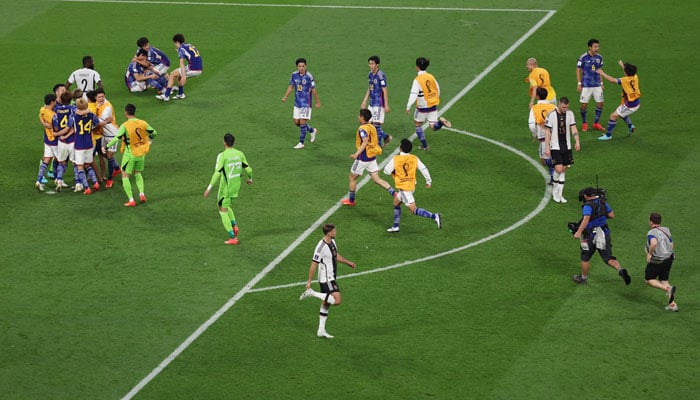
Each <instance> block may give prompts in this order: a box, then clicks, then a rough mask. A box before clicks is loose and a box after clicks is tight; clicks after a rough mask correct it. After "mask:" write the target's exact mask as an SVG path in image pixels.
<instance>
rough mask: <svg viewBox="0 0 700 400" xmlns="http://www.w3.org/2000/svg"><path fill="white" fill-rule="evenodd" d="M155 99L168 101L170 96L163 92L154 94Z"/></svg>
mask: <svg viewBox="0 0 700 400" xmlns="http://www.w3.org/2000/svg"><path fill="white" fill-rule="evenodd" d="M156 99H158V100H163V101H170V96H166V95H164V94H159V95H157V96H156Z"/></svg>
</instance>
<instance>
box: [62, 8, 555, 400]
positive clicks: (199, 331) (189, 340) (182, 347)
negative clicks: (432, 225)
mask: <svg viewBox="0 0 700 400" xmlns="http://www.w3.org/2000/svg"><path fill="white" fill-rule="evenodd" d="M62 1H78V2H84V1H87V0H62ZM99 1H101V2H116V3H127V2H128V3H154V4H156V3H157V4H161V3H165V2H158V1H153V2H148V1H118V0H99ZM177 4H190V3H177ZM191 4H210V5H219V4H220V5H231V4H232V3H191ZM280 6H284V5H280ZM297 7H300V6H297ZM306 7H321V6H306ZM327 8H339V6H334V7H331V6H327ZM347 8H353V7H347ZM367 8H382V7H367ZM464 10H465V11H470V10H469V9H464ZM457 11H459V10H457ZM541 11H542V12H546V13H547V14H546V15H545V16H544V17H543V18H542V19H541V20H540V21H539V22H538V23H537V24H535V26H533V27H532V28H531V29H530V30H528V31H527V32H526V33H525V34H524V35H523V36H521V37H520V39H518V40H517V41H516V42H515V43H514V44H513V45H511V46H510V47H509V48H508V49H507V50H506V51H505V52H503V54H501V55H500V56H499V57H498V58H497V59H496V60H495V61H494V62H493V63H491V65H489V66H488V67H487V68H486V69H484V71H482V72H481V73H480V74H479V75H477V76H476V77H475V78H474V79H473V80H472V81H471V82H470V83H469V84H468V85H467V86H465V87H464V89H462V90H461V91H460V92H459V93H458V94H457V95H456V96H455V97H454V98H452V99H451V100H450V101H449V102H448V103H447V104H446V105H445V106H444V107H443V108H442V111H441V112H440V114H441V115H442V114H444V113H445V112H446V111H447V110H449V109H450V108H451V107H452V106H453V105H454V104H455V103H456V102H457V101H459V100H460V99H461V98H462V97H464V95H466V94H467V93H468V92H469V91H470V90H471V89H472V88H473V87H474V86H476V85H477V84H478V83H479V82H480V81H481V80H482V79H483V78H484V77H485V76H486V75H487V74H488V73H489V72H491V71H492V70H493V69H494V68H496V66H498V64H500V63H501V62H502V61H503V60H505V59H506V58H507V57H508V56H509V55H510V54H511V53H513V51H515V49H516V48H518V47H519V46H520V45H521V44H522V43H523V42H524V41H525V40H527V39H528V38H529V37H530V36H532V34H534V33H535V31H537V29H539V28H540V27H541V26H542V25H544V23H546V22H547V21H548V20H549V19H550V18H551V17H552V16H553V15H554V14H555V13H556V10H541ZM452 130H453V131H455V132H459V133H462V134H465V135H469V136H472V137H476V138H479V139H483V140H486V141H489V142H491V143H494V144H496V145H499V146H501V147H503V148H506V149H513V150H514V151H515V152H516V154H519V155H520V156H521V157H523V156H524V157H525V158H526V159H528V160H529V161H531V162H532V159H531V158H530V157H528V156H527V155H525V154H524V153H522V152H520V151H519V150H517V149H514V148H510V147H509V146H507V145H504V144H502V143H500V142H497V141H495V140H493V139H489V138H486V137H483V136H479V135H476V134H473V133H469V132H465V131H459V130H456V129H452ZM414 136H415V134H414ZM386 162H387V160H384V163H386ZM537 166H538V168H539V169H540V171H541V173H542V174H543V176H545V172H544V169H542V168H540V166H539V165H537ZM368 181H369V177H367V176H365V177H364V179H362V180H361V182H359V184H358V186H357V190H359V189H360V188H361V187H362V186H364V184H366V183H367V182H368ZM548 190H549V189H548ZM548 199H549V196H548V195H546V196H545V199H543V200H542V201H541V202H540V205H539V206H538V207H537V208H536V209H535V211H532V212H531V213H530V214H528V215H527V216H526V217H525V218H523V219H521V220H520V221H518V222H517V223H515V224H514V225H512V226H510V227H508V228H506V229H504V230H503V231H501V232H498V233H496V234H493V235H491V236H489V237H487V238H484V239H481V240H479V241H476V242H473V243H470V244H467V245H466V246H462V247H460V248H459V250H456V249H452V250H449V251H448V252H443V253H439V254H434V255H431V256H427V257H424V258H421V259H418V260H413V261H406V262H404V263H399V264H395V265H393V266H389V267H384V269H383V270H387V269H392V268H398V267H400V266H403V265H408V263H416V262H421V261H427V260H432V259H435V258H438V257H442V256H444V255H447V254H452V253H454V252H456V251H461V250H464V249H466V248H469V247H473V246H476V245H478V244H481V243H484V242H486V241H488V240H491V239H493V238H495V237H498V236H501V235H503V234H505V233H508V232H510V231H512V230H513V229H515V228H517V227H519V226H521V225H523V224H524V223H526V222H527V221H529V220H530V219H532V218H533V217H534V216H535V215H536V214H537V213H539V212H540V211H541V208H544V206H545V205H546V203H547V201H548ZM340 206H341V204H340V203H339V202H338V203H336V204H334V205H333V206H332V207H331V208H330V209H328V211H326V212H325V213H324V214H323V215H322V216H321V217H320V218H319V219H318V220H316V222H314V223H313V224H312V225H311V226H310V227H309V228H307V229H306V230H305V231H304V232H303V233H302V234H301V235H300V236H299V237H298V238H297V239H296V240H294V242H292V244H290V245H289V246H288V247H287V248H286V249H285V250H284V251H283V252H282V253H280V255H278V256H277V257H275V259H274V260H272V261H271V262H270V263H269V264H268V265H267V266H266V267H265V268H263V270H262V271H260V272H259V273H258V274H257V275H255V277H254V278H253V279H251V280H250V281H249V282H248V283H247V284H245V286H243V288H241V289H240V290H239V291H238V292H237V293H236V294H235V295H234V296H233V297H231V298H230V299H229V300H228V301H227V302H226V303H225V304H224V305H223V306H221V308H219V309H218V310H217V311H216V312H215V313H214V314H213V315H212V316H211V317H209V319H207V320H206V321H205V322H204V323H203V324H202V325H200V326H199V328H197V329H196V330H195V331H194V332H193V333H192V334H191V335H190V336H188V337H187V339H185V341H184V342H182V343H181V344H180V345H179V346H178V347H177V348H176V349H175V350H173V351H172V352H171V353H170V354H169V355H168V356H167V357H166V358H165V359H164V360H163V361H161V362H160V364H158V366H157V367H155V368H154V369H153V370H152V371H151V372H150V373H149V374H148V375H146V376H145V377H144V378H143V379H141V381H139V383H138V384H136V386H134V387H133V388H132V389H131V390H130V391H129V393H127V394H126V395H125V396H124V397H122V400H130V399H132V398H133V397H134V396H135V395H136V394H138V393H139V392H140V391H141V389H143V388H144V387H145V386H146V385H147V384H148V383H149V382H151V381H152V380H153V379H154V378H155V377H156V376H158V374H160V373H161V372H162V371H163V370H164V369H165V367H167V366H168V365H169V364H170V363H171V362H173V361H174V360H175V359H176V358H177V357H178V356H179V355H180V354H182V353H183V352H184V351H185V349H187V348H188V347H189V346H190V345H191V344H192V343H193V342H194V341H195V340H197V338H199V336H201V335H202V334H203V333H204V332H205V331H206V330H207V329H209V327H210V326H212V325H213V324H214V322H216V321H217V320H218V319H219V318H221V316H222V315H224V313H225V312H226V311H228V310H229V309H230V308H231V307H233V305H234V304H236V303H237V302H238V300H240V299H241V298H242V297H243V296H244V295H245V294H246V293H249V292H251V291H252V290H253V287H254V286H255V285H256V284H257V283H258V282H260V281H261V280H262V279H263V278H264V277H265V276H267V274H269V273H270V272H271V271H272V270H273V269H274V268H275V267H276V266H277V265H278V264H279V263H280V262H281V261H282V260H283V259H284V258H286V257H287V256H288V255H289V254H290V253H291V252H292V251H293V250H294V249H296V248H297V247H298V246H299V245H300V244H301V243H302V242H303V241H304V240H306V238H307V237H309V236H310V235H311V233H313V232H314V231H316V229H318V227H319V226H321V224H323V223H324V222H325V221H326V220H327V219H328V217H330V216H331V215H333V214H334V213H335V211H336V210H338V208H340ZM370 272H371V271H364V272H362V273H358V274H363V273H364V274H367V273H370ZM377 272H379V271H377ZM292 285H296V283H295V284H292Z"/></svg>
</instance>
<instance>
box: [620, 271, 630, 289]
mask: <svg viewBox="0 0 700 400" xmlns="http://www.w3.org/2000/svg"><path fill="white" fill-rule="evenodd" d="M618 274H619V275H620V276H621V277H622V280H623V281H625V285H629V284H630V282H632V278H630V274H628V273H627V270H626V269H624V268H620V272H619V273H618Z"/></svg>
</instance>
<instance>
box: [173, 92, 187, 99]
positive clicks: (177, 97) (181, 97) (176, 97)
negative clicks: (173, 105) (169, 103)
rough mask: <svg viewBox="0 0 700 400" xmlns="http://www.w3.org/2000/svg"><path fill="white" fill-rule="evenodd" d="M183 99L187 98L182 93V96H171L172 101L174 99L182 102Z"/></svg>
mask: <svg viewBox="0 0 700 400" xmlns="http://www.w3.org/2000/svg"><path fill="white" fill-rule="evenodd" d="M185 97H187V96H185V94H184V93H183V94H176V95H175V96H173V99H175V100H183V99H184V98H185Z"/></svg>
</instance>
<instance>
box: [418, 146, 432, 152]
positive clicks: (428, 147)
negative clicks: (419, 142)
mask: <svg viewBox="0 0 700 400" xmlns="http://www.w3.org/2000/svg"><path fill="white" fill-rule="evenodd" d="M420 149H421V150H424V151H428V150H430V146H425V147H423V146H421V147H420Z"/></svg>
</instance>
